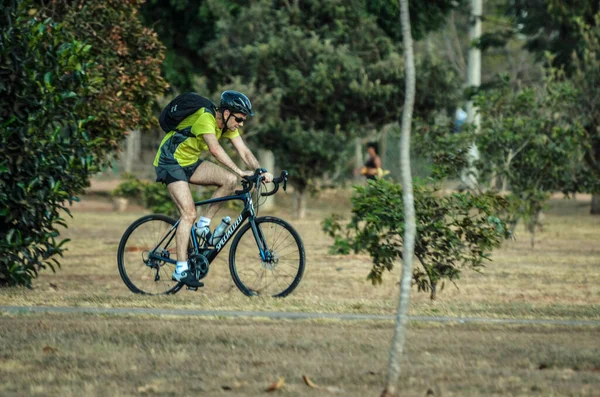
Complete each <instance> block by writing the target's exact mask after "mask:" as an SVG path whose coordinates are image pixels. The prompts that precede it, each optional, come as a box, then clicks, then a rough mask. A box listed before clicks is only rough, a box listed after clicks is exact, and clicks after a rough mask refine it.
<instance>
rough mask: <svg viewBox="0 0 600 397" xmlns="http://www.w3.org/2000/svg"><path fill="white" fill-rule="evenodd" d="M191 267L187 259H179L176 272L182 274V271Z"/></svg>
mask: <svg viewBox="0 0 600 397" xmlns="http://www.w3.org/2000/svg"><path fill="white" fill-rule="evenodd" d="M188 269H189V266H188V263H187V261H183V262H180V261H177V265H176V266H175V272H176V273H178V274H181V272H185V271H186V270H188Z"/></svg>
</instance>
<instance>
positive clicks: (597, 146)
mask: <svg viewBox="0 0 600 397" xmlns="http://www.w3.org/2000/svg"><path fill="white" fill-rule="evenodd" d="M579 24H580V29H581V36H582V38H583V42H584V50H583V54H582V55H581V56H576V57H575V59H574V65H575V72H574V73H573V75H572V77H571V82H572V83H573V85H574V87H575V89H576V90H577V91H576V94H575V95H574V98H573V100H572V101H569V102H565V105H566V106H565V108H566V109H568V117H569V118H571V119H572V120H578V121H579V122H580V123H581V124H582V125H583V135H582V136H581V137H582V140H581V146H582V150H583V153H584V155H583V159H584V160H585V164H586V165H587V167H586V169H583V170H581V174H579V178H578V181H577V182H578V184H579V186H576V187H575V188H574V189H573V190H574V191H588V192H591V193H593V201H592V209H591V212H592V214H600V12H598V13H597V14H596V17H595V19H594V23H593V24H591V25H588V24H586V23H585V22H584V21H583V20H579Z"/></svg>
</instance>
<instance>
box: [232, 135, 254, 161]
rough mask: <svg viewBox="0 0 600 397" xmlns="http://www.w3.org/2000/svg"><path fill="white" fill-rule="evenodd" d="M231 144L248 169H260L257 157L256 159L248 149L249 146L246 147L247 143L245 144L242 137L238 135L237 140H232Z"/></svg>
mask: <svg viewBox="0 0 600 397" xmlns="http://www.w3.org/2000/svg"><path fill="white" fill-rule="evenodd" d="M231 143H232V144H233V146H234V147H235V149H236V150H237V152H238V154H239V155H240V157H241V158H242V160H243V161H244V163H245V164H246V165H247V166H248V168H250V169H252V170H255V169H257V168H260V164H259V162H258V160H257V159H256V157H254V155H253V154H252V152H251V151H250V149H248V146H246V143H245V142H244V140H243V139H242V137H241V136H239V135H238V136H236V137H235V138H231Z"/></svg>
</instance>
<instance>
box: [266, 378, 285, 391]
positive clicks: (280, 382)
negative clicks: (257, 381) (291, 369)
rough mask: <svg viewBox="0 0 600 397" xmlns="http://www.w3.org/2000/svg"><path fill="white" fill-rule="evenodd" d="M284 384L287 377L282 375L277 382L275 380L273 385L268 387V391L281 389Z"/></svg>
mask: <svg viewBox="0 0 600 397" xmlns="http://www.w3.org/2000/svg"><path fill="white" fill-rule="evenodd" d="M283 385H285V378H284V377H283V376H282V377H281V378H279V380H278V381H277V382H274V383H272V384H271V386H269V387H267V390H266V391H268V392H271V391H275V390H279V389H281V388H282V387H283Z"/></svg>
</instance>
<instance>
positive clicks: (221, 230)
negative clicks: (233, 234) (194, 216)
mask: <svg viewBox="0 0 600 397" xmlns="http://www.w3.org/2000/svg"><path fill="white" fill-rule="evenodd" d="M230 224H231V218H230V217H228V216H226V217H225V218H223V219H221V223H219V226H217V228H216V229H215V231H214V233H213V235H212V240H211V244H212V245H217V243H218V242H219V241H220V240H221V238H222V237H223V235H225V230H227V227H228V226H229V225H230Z"/></svg>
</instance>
